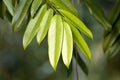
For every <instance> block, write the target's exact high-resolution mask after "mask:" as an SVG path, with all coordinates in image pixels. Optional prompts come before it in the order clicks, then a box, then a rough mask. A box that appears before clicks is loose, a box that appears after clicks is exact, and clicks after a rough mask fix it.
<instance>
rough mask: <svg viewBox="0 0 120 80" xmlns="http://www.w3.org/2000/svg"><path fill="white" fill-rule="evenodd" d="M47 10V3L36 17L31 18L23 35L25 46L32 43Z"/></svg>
mask: <svg viewBox="0 0 120 80" xmlns="http://www.w3.org/2000/svg"><path fill="white" fill-rule="evenodd" d="M46 10H47V5H43V6H42V7H41V9H40V10H39V12H38V14H37V15H36V16H35V18H33V19H31V20H30V21H29V23H28V25H27V28H26V30H25V33H24V36H23V47H24V49H26V47H27V46H28V45H29V44H30V42H31V41H32V39H33V38H34V36H35V35H36V33H37V32H38V29H39V26H40V23H41V20H42V18H43V16H44V14H45V12H46Z"/></svg>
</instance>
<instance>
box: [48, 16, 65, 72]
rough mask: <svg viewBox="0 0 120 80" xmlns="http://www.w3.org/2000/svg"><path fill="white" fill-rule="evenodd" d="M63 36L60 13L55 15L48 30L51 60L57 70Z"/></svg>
mask: <svg viewBox="0 0 120 80" xmlns="http://www.w3.org/2000/svg"><path fill="white" fill-rule="evenodd" d="M62 38H63V23H62V18H61V16H60V15H57V14H56V15H55V16H54V17H53V18H52V20H51V24H50V28H49V31H48V47H49V60H50V64H51V65H52V67H53V69H54V70H56V67H57V64H58V60H59V58H60V52H61V47H62Z"/></svg>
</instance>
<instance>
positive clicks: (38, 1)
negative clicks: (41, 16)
mask: <svg viewBox="0 0 120 80" xmlns="http://www.w3.org/2000/svg"><path fill="white" fill-rule="evenodd" d="M41 3H42V0H34V1H33V3H32V6H31V16H32V17H33V16H34V14H35V13H36V11H37V10H38V8H39V6H40V5H41Z"/></svg>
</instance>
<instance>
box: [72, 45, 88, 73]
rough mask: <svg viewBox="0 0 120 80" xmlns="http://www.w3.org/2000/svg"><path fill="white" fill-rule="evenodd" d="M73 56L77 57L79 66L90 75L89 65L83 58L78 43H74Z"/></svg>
mask: <svg viewBox="0 0 120 80" xmlns="http://www.w3.org/2000/svg"><path fill="white" fill-rule="evenodd" d="M73 56H74V57H75V59H76V61H77V63H78V65H79V67H80V68H81V69H82V71H83V72H84V73H85V74H86V75H88V67H87V65H86V64H85V62H84V61H83V60H82V58H81V57H80V55H79V52H78V50H77V46H76V45H74V49H73Z"/></svg>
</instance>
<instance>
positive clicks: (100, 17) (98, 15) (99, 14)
mask: <svg viewBox="0 0 120 80" xmlns="http://www.w3.org/2000/svg"><path fill="white" fill-rule="evenodd" d="M86 5H87V7H88V9H89V11H90V13H91V15H92V16H93V17H94V18H95V19H96V20H97V21H98V22H99V23H100V24H101V25H102V26H103V27H104V29H105V30H106V31H109V30H111V27H112V25H111V24H110V22H109V21H108V20H107V18H106V17H105V15H104V12H103V11H102V10H101V9H100V8H99V7H98V6H97V5H96V4H95V3H94V2H93V1H92V0H86Z"/></svg>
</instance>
